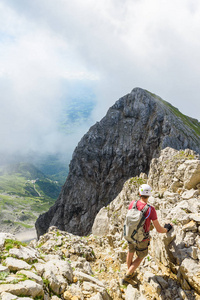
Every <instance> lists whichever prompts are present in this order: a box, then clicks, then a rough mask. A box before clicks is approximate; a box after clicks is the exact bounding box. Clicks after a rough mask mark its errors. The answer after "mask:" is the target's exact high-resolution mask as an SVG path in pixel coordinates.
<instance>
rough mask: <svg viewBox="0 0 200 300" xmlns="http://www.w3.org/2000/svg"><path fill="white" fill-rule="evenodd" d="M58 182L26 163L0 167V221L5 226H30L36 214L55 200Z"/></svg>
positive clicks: (59, 187)
mask: <svg viewBox="0 0 200 300" xmlns="http://www.w3.org/2000/svg"><path fill="white" fill-rule="evenodd" d="M60 190H61V185H59V184H58V183H57V182H53V181H52V180H50V179H48V178H46V177H45V175H44V174H43V173H42V172H40V171H39V170H37V169H36V168H35V167H34V166H33V165H30V164H25V163H23V164H22V163H21V164H15V165H9V166H7V167H3V168H1V169H0V220H1V224H2V225H7V226H9V227H16V226H20V227H21V226H23V227H30V226H31V227H32V226H34V223H35V220H36V218H37V217H38V215H39V214H40V213H42V212H45V211H47V210H48V208H49V207H50V206H52V205H53V204H54V202H55V200H56V199H57V197H58V195H59V192H60Z"/></svg>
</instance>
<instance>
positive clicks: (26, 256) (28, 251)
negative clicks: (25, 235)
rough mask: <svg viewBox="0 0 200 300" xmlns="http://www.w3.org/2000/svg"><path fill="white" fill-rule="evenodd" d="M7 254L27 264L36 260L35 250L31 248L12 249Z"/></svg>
mask: <svg viewBox="0 0 200 300" xmlns="http://www.w3.org/2000/svg"><path fill="white" fill-rule="evenodd" d="M9 254H10V255H11V256H12V255H13V256H15V257H17V258H20V259H23V260H25V261H27V262H32V261H34V260H36V259H37V258H38V254H37V250H35V249H33V248H31V247H23V246H21V247H20V248H12V249H10V250H9Z"/></svg>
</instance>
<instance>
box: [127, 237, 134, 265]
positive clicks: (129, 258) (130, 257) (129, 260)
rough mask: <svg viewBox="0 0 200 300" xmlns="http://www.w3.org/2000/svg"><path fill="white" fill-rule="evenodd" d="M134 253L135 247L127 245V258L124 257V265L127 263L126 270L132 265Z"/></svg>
mask: <svg viewBox="0 0 200 300" xmlns="http://www.w3.org/2000/svg"><path fill="white" fill-rule="evenodd" d="M134 252H135V245H133V244H131V243H128V253H127V257H126V263H127V267H128V269H129V268H130V266H131V264H132V260H133V254H134Z"/></svg>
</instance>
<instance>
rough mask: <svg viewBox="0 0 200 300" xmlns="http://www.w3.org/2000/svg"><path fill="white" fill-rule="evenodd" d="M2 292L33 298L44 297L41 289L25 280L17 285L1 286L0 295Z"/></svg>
mask: <svg viewBox="0 0 200 300" xmlns="http://www.w3.org/2000/svg"><path fill="white" fill-rule="evenodd" d="M3 292H8V293H11V294H14V295H17V296H20V295H24V296H31V297H33V298H35V297H37V296H43V295H44V291H43V287H42V286H41V285H40V284H38V283H36V282H34V281H32V280H25V281H22V282H19V283H17V284H1V285H0V294H1V293H3Z"/></svg>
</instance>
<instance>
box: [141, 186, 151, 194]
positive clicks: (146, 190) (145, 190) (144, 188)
mask: <svg viewBox="0 0 200 300" xmlns="http://www.w3.org/2000/svg"><path fill="white" fill-rule="evenodd" d="M139 193H140V195H141V196H151V187H150V186H149V185H148V184H142V185H141V186H140V187H139Z"/></svg>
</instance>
